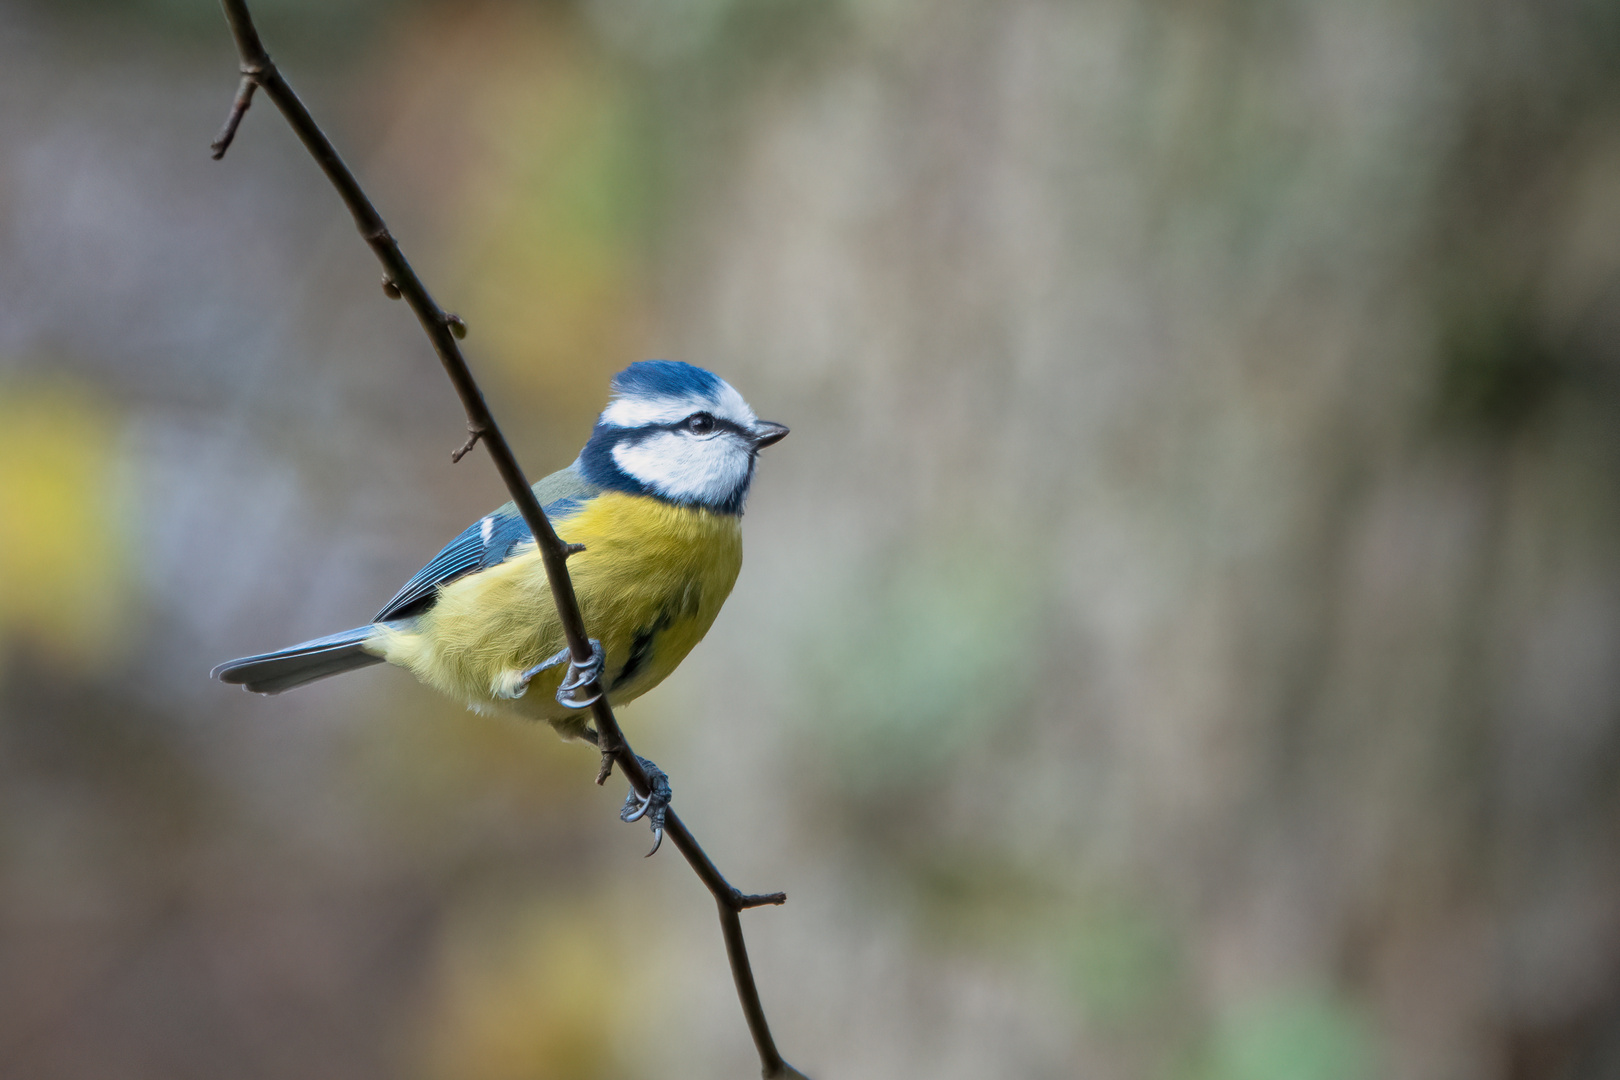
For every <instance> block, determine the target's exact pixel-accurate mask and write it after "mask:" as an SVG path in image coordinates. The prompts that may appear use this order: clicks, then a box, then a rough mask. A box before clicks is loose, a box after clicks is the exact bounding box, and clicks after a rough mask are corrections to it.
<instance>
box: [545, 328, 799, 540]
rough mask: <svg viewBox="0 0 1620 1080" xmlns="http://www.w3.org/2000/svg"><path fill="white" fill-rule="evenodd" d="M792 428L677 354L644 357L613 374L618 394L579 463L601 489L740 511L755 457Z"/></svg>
mask: <svg viewBox="0 0 1620 1080" xmlns="http://www.w3.org/2000/svg"><path fill="white" fill-rule="evenodd" d="M787 433H788V429H787V428H785V427H783V426H782V425H781V424H773V423H771V422H770V421H769V420H761V419H759V418H758V417H756V416H755V415H754V410H753V409H750V408H749V407H748V402H746V401H744V400H743V397H742V395H741V394H739V393H737V391H736V390H734V389H732V387H731V384H730V383H728V382H726V381H725V380H724V379H722V378H719V377H718V376H716V375H712V374H710V373H709V372H707V371H704V370H703V369H702V368H700V367H693V366H692V365H691V364H684V363H681V362H680V361H677V360H644V361H642V362H640V363H637V364H631V365H630V366H629V367H627V368H625V369H624V370H623V371H621V372H619V373H618V374H617V375H615V376H614V377H613V400H611V401H609V402H608V406H607V408H605V409H603V410H602V415H601V416H600V417H599V418H598V419H597V421H596V428H595V429H594V430H593V431H592V432H591V438H590V441H589V442H587V443H586V444H585V449H584V450H581V451H580V454H579V460H578V461H577V462H576V463H575V468H576V469H578V471H579V473H580V475H582V476H583V477H584V478H585V479H587V480H589V481H591V482H592V483H595V484H601V485H602V486H603V487H607V488H613V489H616V490H619V491H630V492H634V493H636V494H639V495H651V496H653V497H654V498H658V499H663V500H664V501H665V502H671V503H676V504H678V505H681V506H700V507H703V508H704V509H707V510H712V511H714V512H715V513H717V514H740V513H742V508H743V503H744V501H746V499H747V498H748V485H749V483H750V482H751V481H752V480H753V478H754V457H755V455H757V454H758V453H759V451H760V450H761V449H763V448H764V447H767V446H769V445H771V444H772V443H774V442H777V441H778V440H780V439H781V438H782V437H783V436H784V435H786V434H787Z"/></svg>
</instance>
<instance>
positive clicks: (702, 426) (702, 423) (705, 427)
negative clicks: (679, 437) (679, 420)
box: [686, 412, 714, 435]
mask: <svg viewBox="0 0 1620 1080" xmlns="http://www.w3.org/2000/svg"><path fill="white" fill-rule="evenodd" d="M686 430H687V431H690V432H691V433H692V434H694V435H707V434H708V433H709V432H711V431H713V430H714V417H712V416H710V415H709V414H708V413H706V412H699V413H693V414H692V415H691V416H688V417H687V418H686Z"/></svg>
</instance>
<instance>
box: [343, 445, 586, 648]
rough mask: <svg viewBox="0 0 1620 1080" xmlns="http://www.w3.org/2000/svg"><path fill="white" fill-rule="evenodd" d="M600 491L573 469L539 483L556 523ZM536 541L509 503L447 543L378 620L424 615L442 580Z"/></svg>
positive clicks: (537, 487) (497, 561)
mask: <svg viewBox="0 0 1620 1080" xmlns="http://www.w3.org/2000/svg"><path fill="white" fill-rule="evenodd" d="M597 490H599V489H597V488H595V487H594V485H589V484H586V483H585V482H584V481H581V480H578V478H577V477H576V476H575V475H574V474H573V473H572V471H571V470H568V469H565V470H563V471H562V472H561V473H553V474H552V475H551V476H548V477H546V478H545V479H544V480H542V481H540V482H539V483H538V484H536V485H534V492H535V495H536V496H538V497H539V498H540V499H541V500H542V502H544V510H545V512H546V517H548V518H550V519H551V520H552V521H553V522H555V521H557V520H559V519H561V518H565V517H567V516H568V515H570V514H572V513H573V512H574V511H575V510H577V509H579V507H580V506H581V505H583V504H584V503H585V501H586V500H588V499H589V498H590V497H591V496H592V495H594V494H596V492H597ZM548 495H549V496H552V498H551V501H549V502H545V499H546V497H547V496H548ZM533 540H534V534H533V533H531V532H530V531H529V526H528V525H527V524H526V523H525V522H524V520H523V518H522V516H521V515H519V514H518V512H517V508H516V507H515V506H514V505H513V504H511V503H507V504H506V505H505V506H503V507H501V508H500V509H499V510H496V511H495V512H494V513H492V514H488V515H486V516H484V517H482V518H480V519H478V520H477V521H475V522H473V524H472V525H470V526H468V527H467V529H466V530H465V531H463V532H462V534H461V535H460V536H458V537H456V538H455V539H454V540H452V541H450V542H449V543H448V544H446V545H445V546H444V549H443V550H442V551H440V552H439V553H438V554H437V555H435V556H433V559H432V561H431V562H429V563H428V564H427V565H426V566H424V567H422V569H420V570H418V571H417V572H416V573H415V574H414V575H412V576H411V580H409V581H407V582H406V583H405V584H404V586H403V587H401V588H400V590H399V592H397V593H395V594H394V598H393V599H392V600H390V601H388V603H386V604H384V605H383V608H382V610H381V611H379V612H377V618H376V619H375V620H374V621H375V622H387V621H388V620H390V619H405V618H409V617H411V616H413V615H420V614H422V612H424V611H426V610H427V609H428V608H430V607H432V606H433V602H434V601H435V600H436V599H438V589H439V586H440V585H445V584H448V583H449V582H452V581H454V580H456V579H457V578H459V577H463V576H465V575H467V574H471V573H475V572H477V571H479V570H487V569H489V568H490V567H492V566H498V565H499V564H501V563H503V562H505V561H506V560H507V559H508V558H510V557H511V555H512V552H513V551H514V550H515V549H516V548H517V547H518V545H520V544H524V543H529V542H532V541H533Z"/></svg>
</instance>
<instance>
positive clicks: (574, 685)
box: [557, 638, 607, 709]
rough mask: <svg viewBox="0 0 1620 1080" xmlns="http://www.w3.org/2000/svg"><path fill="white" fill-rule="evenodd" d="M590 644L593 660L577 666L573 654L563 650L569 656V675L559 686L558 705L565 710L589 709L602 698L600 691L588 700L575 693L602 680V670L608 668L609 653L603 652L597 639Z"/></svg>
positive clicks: (565, 676) (564, 677)
mask: <svg viewBox="0 0 1620 1080" xmlns="http://www.w3.org/2000/svg"><path fill="white" fill-rule="evenodd" d="M590 642H591V658H590V659H589V660H587V661H586V662H585V663H584V664H576V663H575V662H574V659H573V656H572V654H570V653H569V652H568V650H567V649H564V650H563V653H564V655H566V656H568V674H567V675H564V676H563V681H562V682H561V683H559V684H557V704H559V705H561V706H563V707H564V708H567V709H588V708H590V706H591V703H592V702H594V701H595V700H596V699H597V698H599V697H601V696H602V692H601V691H600V690H598V691H597V692H596V693H594V694H592V695H591V696H590V697H587V698H580V697H577V696H575V694H574V691H576V690H579V689H581V688H582V687H586V686H589V685H590V684H591V683H593V682H595V681H596V680H598V679H600V678H601V677H602V669H603V668H605V667H607V653H606V652H605V651H603V649H602V643H601V642H600V641H597V640H596V639H595V638H591V639H590Z"/></svg>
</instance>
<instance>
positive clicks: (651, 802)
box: [619, 754, 673, 858]
mask: <svg viewBox="0 0 1620 1080" xmlns="http://www.w3.org/2000/svg"><path fill="white" fill-rule="evenodd" d="M636 760H637V761H639V762H641V767H642V768H643V769H645V770H646V772H647V794H646V795H637V794H636V789H635V788H631V789H630V794H628V795H626V796H625V797H624V809H622V810H620V811H619V820H620V821H640V820H641V819H642V818H646V819H647V824H648V825H649V826H651V827H652V831H653V846H652V851H649V852H647V856H648V857H649V858H650V857H651V856H652V855H653V854H654V853H655V852H657V850H658V846H659V845H660V844H662V843H663V842H664V816H665V815H666V814H667V813H668V812H669V800H670V799H671V797H672V796H673V792H671V791H670V787H669V775H668V774H667V773H665V772H664V770H663V769H660V768H659V767H658V766H656V765H654V764H653V763H652V762H650V761H648V760H647V759H646V758H644V757H642V756H641V755H640V754H637V755H636Z"/></svg>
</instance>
